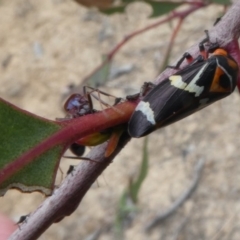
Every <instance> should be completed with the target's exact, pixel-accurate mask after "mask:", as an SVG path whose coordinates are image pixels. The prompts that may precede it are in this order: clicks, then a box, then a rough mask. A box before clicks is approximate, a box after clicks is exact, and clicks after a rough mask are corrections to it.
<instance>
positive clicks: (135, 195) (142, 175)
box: [129, 137, 148, 203]
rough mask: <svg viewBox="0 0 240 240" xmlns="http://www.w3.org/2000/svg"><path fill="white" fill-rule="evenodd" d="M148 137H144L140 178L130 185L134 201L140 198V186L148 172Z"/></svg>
mask: <svg viewBox="0 0 240 240" xmlns="http://www.w3.org/2000/svg"><path fill="white" fill-rule="evenodd" d="M147 144H148V137H145V139H144V145H143V155H142V164H141V168H140V171H139V175H138V178H137V180H136V181H135V182H133V183H132V184H131V185H130V189H129V192H130V196H131V198H132V200H133V202H135V203H136V202H137V199H138V194H139V191H140V188H141V186H142V183H143V182H144V180H145V178H146V176H147V173H148V146H147Z"/></svg>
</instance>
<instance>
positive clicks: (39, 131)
mask: <svg viewBox="0 0 240 240" xmlns="http://www.w3.org/2000/svg"><path fill="white" fill-rule="evenodd" d="M60 128H61V127H60V126H59V125H58V124H56V123H54V122H52V121H48V120H46V119H43V118H40V117H37V116H35V115H33V114H30V113H28V112H26V111H23V110H20V109H19V108H17V107H15V106H13V105H11V104H9V103H7V102H5V101H4V100H2V99H0V132H1V134H0V142H1V144H0V169H2V168H4V167H6V166H7V165H8V164H10V163H13V162H14V161H15V160H16V159H18V158H19V157H21V156H22V155H23V154H24V153H25V152H27V151H29V150H30V149H31V148H33V147H34V146H36V145H37V144H39V143H41V142H42V141H43V140H44V139H46V138H47V137H49V136H51V135H52V134H54V133H55V132H57V131H59V129H60ZM63 148H64V147H63V146H55V147H53V148H52V149H50V150H48V151H47V152H45V153H44V154H42V155H41V156H38V157H37V158H36V159H35V160H34V161H32V162H31V163H30V164H29V165H27V166H26V167H24V168H22V169H19V168H18V166H17V165H16V166H15V165H13V167H14V168H16V169H15V170H16V173H15V174H14V175H13V176H11V177H10V178H8V179H7V180H6V181H4V182H3V183H2V184H1V185H0V194H4V193H5V191H6V190H7V189H8V188H13V187H14V188H19V189H21V190H22V191H24V192H29V191H41V192H43V193H45V194H46V195H48V194H50V192H51V190H50V189H51V188H52V187H53V183H54V179H55V175H56V170H57V167H58V164H59V159H60V157H61V154H62V152H63ZM2 174H4V172H3V173H2Z"/></svg>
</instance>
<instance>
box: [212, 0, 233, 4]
mask: <svg viewBox="0 0 240 240" xmlns="http://www.w3.org/2000/svg"><path fill="white" fill-rule="evenodd" d="M212 2H213V3H217V4H222V5H230V4H231V1H230V0H212Z"/></svg>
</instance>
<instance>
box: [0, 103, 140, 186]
mask: <svg viewBox="0 0 240 240" xmlns="http://www.w3.org/2000/svg"><path fill="white" fill-rule="evenodd" d="M136 105H137V102H124V103H122V104H118V105H116V106H114V108H108V109H106V110H104V111H102V112H98V113H95V114H91V115H86V116H83V117H80V118H75V119H71V120H68V121H63V122H57V123H58V124H59V125H61V126H62V129H61V130H59V131H58V132H57V133H55V134H53V135H52V136H51V137H49V138H47V139H46V140H44V141H43V142H42V143H40V144H38V145H37V146H36V147H34V148H32V149H31V150H29V151H27V152H26V153H24V154H23V155H21V156H20V157H19V158H17V159H15V160H14V161H12V163H10V164H8V165H6V166H5V167H4V168H3V169H2V170H1V172H0V184H1V183H3V182H4V181H5V180H7V179H8V178H9V177H11V176H12V175H13V174H14V173H16V172H17V171H19V170H20V169H22V168H23V167H24V166H26V165H27V164H29V163H30V162H31V161H32V160H33V159H34V158H36V157H38V156H40V155H41V154H42V153H44V152H46V151H48V150H49V149H51V148H52V147H54V146H57V145H63V146H64V145H65V147H67V146H68V145H69V144H71V143H72V142H74V141H76V140H78V139H80V138H82V137H85V136H87V135H89V134H91V133H94V132H99V131H102V130H105V129H107V128H110V127H114V126H116V125H119V124H122V123H125V122H127V121H128V120H129V118H130V117H131V115H132V112H133V111H134V109H135V107H136Z"/></svg>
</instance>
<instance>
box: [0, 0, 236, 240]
mask: <svg viewBox="0 0 240 240" xmlns="http://www.w3.org/2000/svg"><path fill="white" fill-rule="evenodd" d="M184 7H186V6H183V9H184ZM151 11H152V9H151V7H150V6H149V5H148V4H146V3H144V2H136V3H133V4H130V5H129V6H128V7H127V8H126V11H125V13H116V14H113V15H110V16H108V15H104V14H102V13H100V12H99V11H98V10H96V9H89V8H86V7H84V6H82V5H79V4H78V3H76V2H74V1H70V0H68V1H63V0H41V1H34V0H15V1H7V0H0V86H1V87H0V96H1V98H3V99H6V100H8V101H10V102H11V103H13V104H16V105H17V106H18V107H21V108H23V109H25V110H28V111H30V112H32V113H35V114H37V115H39V116H42V117H46V118H49V119H55V118H57V117H58V118H59V117H64V116H65V113H64V112H63V110H62V106H63V103H64V97H65V96H66V93H67V92H68V90H69V86H73V85H79V84H80V83H81V81H83V79H84V78H85V77H86V76H88V75H89V74H90V73H92V72H93V70H94V69H95V68H96V67H97V66H98V65H99V64H100V63H101V62H102V57H103V55H104V54H106V53H109V52H110V50H112V49H113V47H114V46H116V44H117V43H119V42H120V41H121V40H122V39H123V38H124V37H125V36H126V35H127V34H129V33H132V32H134V31H136V30H138V29H141V28H143V27H145V26H148V25H150V24H153V23H154V22H156V21H158V20H159V18H149V16H150V15H151ZM223 13H224V7H223V6H221V5H216V4H211V5H210V6H208V7H205V8H202V9H200V10H198V11H196V12H194V13H193V14H191V15H189V16H188V17H187V18H186V19H185V20H184V22H183V24H182V26H181V29H180V31H179V33H178V35H177V37H176V39H175V42H174V45H173V47H172V49H171V50H172V53H171V56H170V63H173V62H174V61H175V60H176V59H177V58H178V57H179V56H181V55H182V54H183V53H184V52H185V50H186V49H187V48H189V47H190V46H191V45H193V44H195V43H196V42H198V40H199V39H200V38H202V37H203V36H204V33H203V31H204V30H205V29H209V28H211V27H212V25H213V23H214V22H215V20H216V18H217V17H219V16H221V15H222V14H223ZM176 23H177V21H176V20H174V21H171V22H167V23H166V24H163V25H160V26H159V27H157V28H154V29H152V30H149V31H147V32H145V33H143V34H141V35H138V36H137V37H135V38H134V39H132V40H131V41H129V42H128V43H127V44H125V45H124V47H123V48H121V50H120V51H119V52H118V53H117V54H116V55H115V56H114V59H113V61H112V64H111V67H110V74H109V81H107V82H106V83H105V84H104V86H102V87H101V88H100V89H101V90H103V91H105V92H108V93H110V94H112V95H115V96H117V97H125V96H126V95H129V94H133V93H136V92H138V91H139V89H140V87H141V85H142V84H143V82H145V81H153V80H154V79H156V76H157V75H158V73H159V71H160V69H161V65H162V63H163V62H164V61H165V54H166V48H167V46H168V44H169V41H170V38H171V35H172V32H173V29H174V27H175V26H176ZM239 102H240V99H239V94H238V92H237V91H236V92H234V93H233V94H232V95H231V96H230V97H228V98H226V99H224V100H221V101H219V102H217V103H215V104H213V105H211V106H210V107H208V108H207V109H204V110H202V111H200V112H197V113H196V114H194V115H192V116H190V117H188V118H186V119H184V120H182V121H180V122H177V123H175V124H173V125H171V126H168V127H166V128H164V129H160V130H158V131H156V132H155V133H153V134H151V135H150V136H149V139H148V140H149V141H148V164H149V168H148V173H147V175H146V178H145V179H144V181H143V182H142V185H141V188H140V191H139V193H138V200H137V202H136V203H135V204H133V203H130V204H129V203H127V204H126V205H125V206H124V207H125V209H124V210H123V209H122V205H121V204H120V202H121V199H123V195H124V192H126V191H128V188H129V184H130V183H131V182H132V181H133V179H136V177H137V176H138V173H139V171H140V168H141V164H142V152H143V145H144V139H143V138H142V139H132V140H131V142H130V143H129V144H128V145H127V146H126V147H125V148H124V149H123V150H122V152H121V153H120V154H119V155H118V157H116V158H115V160H114V162H113V163H112V164H111V165H110V166H109V167H108V168H107V169H106V171H105V172H104V173H103V174H102V175H101V176H100V177H99V179H98V181H97V182H96V183H95V184H94V185H93V186H92V188H91V189H90V190H89V192H88V193H87V195H86V196H85V198H84V199H83V201H82V203H81V205H80V206H79V208H78V209H77V211H76V212H74V214H72V215H71V216H69V217H66V218H65V219H63V220H62V221H61V222H60V223H57V224H54V225H52V226H51V227H50V228H49V229H48V230H47V231H46V232H45V233H44V234H43V235H42V236H41V237H40V239H41V240H44V239H47V240H48V239H49V240H51V239H59V240H63V239H69V240H74V239H88V240H90V239H101V240H102V239H104V240H105V239H117V237H119V238H122V239H123V238H125V239H127V240H130V239H139V240H142V239H151V240H155V239H156V240H157V239H166V240H168V239H173V240H174V239H212V240H213V239H214V240H215V239H226V240H229V239H240V217H239V210H240V202H239V196H240V185H239V182H240V174H239V172H240V166H239V164H238V161H239V158H240V150H239V146H240V140H239V137H238V130H239V126H240V123H239V114H240V109H239V107H238V106H239ZM96 108H99V106H96ZM199 161H201V163H202V161H204V162H205V163H204V166H203V169H202V172H200V171H199V172H196V171H195V168H196V165H197V164H199ZM70 164H77V162H76V161H73V160H70V159H62V161H61V163H60V167H61V169H62V170H63V172H64V175H63V176H62V174H61V173H59V174H58V177H57V180H56V184H57V185H59V184H60V182H61V179H62V177H65V174H66V171H67V169H68V167H69V165H70ZM194 179H195V180H196V179H197V180H196V181H195V183H196V185H197V187H196V189H195V191H193V192H192V194H191V196H190V197H189V198H188V199H186V200H184V201H183V204H182V205H181V206H180V207H179V208H178V209H177V210H176V211H175V212H174V214H172V215H171V216H170V217H168V218H165V219H164V220H162V221H161V222H160V224H158V225H157V226H156V227H155V228H153V229H152V231H150V232H146V231H145V228H146V227H147V226H148V224H149V223H151V222H152V221H153V220H154V219H155V218H156V217H157V216H159V214H161V213H163V212H165V211H167V210H168V209H169V208H170V207H171V206H172V204H174V203H175V202H176V201H177V200H179V198H181V196H182V195H183V194H184V193H185V192H186V191H188V190H189V189H190V187H191V185H192V184H193V182H194ZM43 200H44V196H43V195H41V194H39V193H32V194H24V193H21V192H19V191H16V190H11V191H8V192H7V193H6V195H5V196H4V197H3V198H0V211H1V212H2V213H4V214H5V215H7V216H9V217H10V218H11V219H13V220H14V221H16V222H17V221H18V220H19V217H20V216H22V215H26V214H28V213H30V212H31V211H33V210H35V209H36V208H37V207H38V206H39V204H40V203H41V202H42V201H43ZM126 208H127V210H126ZM119 216H120V217H119ZM119 219H121V221H120V220H119Z"/></svg>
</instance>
